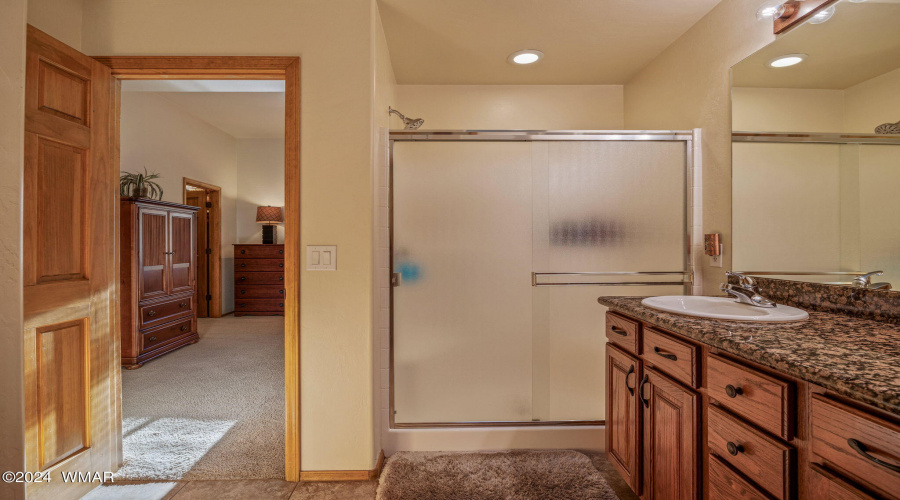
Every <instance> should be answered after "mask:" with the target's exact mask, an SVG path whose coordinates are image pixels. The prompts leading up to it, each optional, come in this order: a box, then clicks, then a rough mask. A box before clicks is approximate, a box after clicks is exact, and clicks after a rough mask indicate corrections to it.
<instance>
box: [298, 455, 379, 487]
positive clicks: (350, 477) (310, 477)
mask: <svg viewBox="0 0 900 500" xmlns="http://www.w3.org/2000/svg"><path fill="white" fill-rule="evenodd" d="M383 467H384V450H381V451H380V452H379V453H378V460H377V461H376V462H375V468H374V469H372V470H304V471H300V481H371V480H373V479H377V478H378V477H379V476H381V469H382V468H383Z"/></svg>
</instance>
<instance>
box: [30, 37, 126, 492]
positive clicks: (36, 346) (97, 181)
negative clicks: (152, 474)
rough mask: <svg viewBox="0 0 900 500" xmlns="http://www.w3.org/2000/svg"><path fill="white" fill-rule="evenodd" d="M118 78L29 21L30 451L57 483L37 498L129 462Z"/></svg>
mask: <svg viewBox="0 0 900 500" xmlns="http://www.w3.org/2000/svg"><path fill="white" fill-rule="evenodd" d="M111 93H112V77H111V76H110V72H109V69H108V68H106V67H105V66H103V65H102V64H100V63H98V62H96V61H94V60H93V59H91V58H89V57H87V56H85V55H83V54H80V53H78V52H77V51H75V50H73V49H72V48H70V47H68V46H66V45H64V44H62V43H60V42H59V41H57V40H55V39H53V38H51V37H50V36H48V35H46V34H45V33H43V32H41V31H39V30H37V29H35V28H34V27H32V26H28V39H27V63H26V97H25V107H26V111H25V180H24V207H25V210H24V214H23V216H24V224H23V226H24V230H23V232H24V249H23V250H24V265H23V269H24V285H25V288H24V296H25V305H24V318H25V331H24V336H25V353H24V356H25V395H26V396H25V412H26V419H25V422H26V429H25V439H26V447H25V459H26V469H27V470H28V471H30V472H49V473H50V474H51V475H52V476H51V477H52V480H51V481H50V482H36V483H30V484H29V485H28V486H27V491H26V494H27V496H28V498H53V499H70V498H80V497H81V496H82V495H83V494H84V493H86V492H87V491H88V490H90V489H92V488H94V487H95V486H96V484H91V483H65V482H63V479H62V476H61V474H60V473H61V472H74V471H78V472H89V471H94V472H104V471H114V470H116V469H117V468H118V462H119V457H120V454H121V427H120V424H119V419H118V417H117V411H118V408H119V404H120V402H119V398H118V390H117V383H116V380H117V375H118V362H119V360H118V358H117V356H116V353H117V346H118V340H117V339H118V328H117V323H116V322H117V318H118V316H117V313H116V308H115V307H114V306H113V305H114V304H115V299H116V265H117V261H116V253H115V248H116V247H115V241H116V223H117V217H116V213H117V212H116V204H117V202H118V190H117V180H118V179H117V171H116V166H115V165H114V164H113V162H112V161H111V159H110V153H111V149H110V125H111V123H110V118H111V117H110V113H109V104H110V98H111Z"/></svg>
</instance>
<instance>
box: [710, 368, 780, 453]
mask: <svg viewBox="0 0 900 500" xmlns="http://www.w3.org/2000/svg"><path fill="white" fill-rule="evenodd" d="M706 375H707V385H708V389H707V392H708V394H709V397H711V398H713V399H715V400H716V402H718V404H719V405H721V406H723V407H725V408H727V409H729V410H731V412H732V413H734V414H736V415H738V416H739V417H741V418H743V419H745V420H747V421H748V422H750V423H752V424H754V425H756V426H758V427H760V428H762V429H764V430H766V431H768V432H771V433H772V434H775V435H776V436H781V437H782V438H784V439H785V440H788V441H790V440H791V438H792V437H793V433H794V422H793V421H794V411H795V409H796V403H795V399H794V384H793V383H791V382H788V381H786V380H781V379H778V378H775V377H773V376H771V375H768V374H766V373H763V372H760V371H758V370H755V369H753V368H750V367H747V366H743V365H740V364H738V363H735V362H733V361H730V360H727V359H725V358H721V357H718V356H708V357H707V365H706Z"/></svg>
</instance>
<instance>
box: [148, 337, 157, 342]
mask: <svg viewBox="0 0 900 500" xmlns="http://www.w3.org/2000/svg"><path fill="white" fill-rule="evenodd" d="M147 340H149V341H150V342H156V337H150V338H149V339H147Z"/></svg>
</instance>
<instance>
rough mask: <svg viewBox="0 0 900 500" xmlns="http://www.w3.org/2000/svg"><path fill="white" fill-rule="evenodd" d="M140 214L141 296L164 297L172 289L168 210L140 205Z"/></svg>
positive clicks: (139, 272) (139, 266)
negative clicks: (170, 282)
mask: <svg viewBox="0 0 900 500" xmlns="http://www.w3.org/2000/svg"><path fill="white" fill-rule="evenodd" d="M138 218H139V219H140V223H139V224H138V227H140V228H141V229H140V231H141V234H140V235H138V236H139V241H138V248H139V249H140V254H139V256H138V278H139V281H140V285H139V286H138V290H139V293H140V295H139V297H138V300H147V299H155V298H157V297H165V296H166V295H168V293H169V284H168V283H169V266H168V256H169V230H168V227H169V212H168V211H166V210H161V209H158V208H151V207H138Z"/></svg>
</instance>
